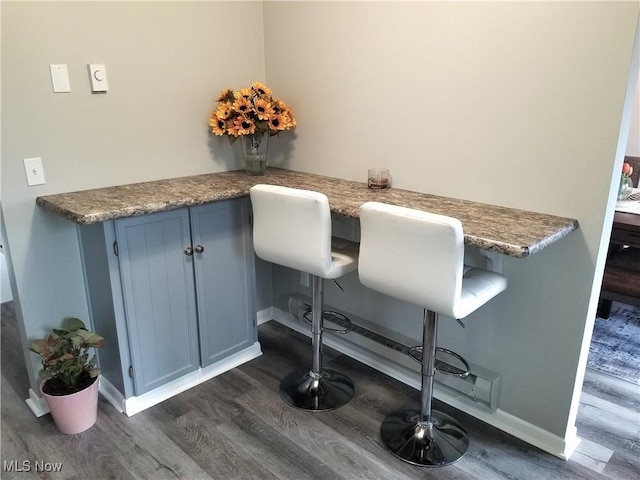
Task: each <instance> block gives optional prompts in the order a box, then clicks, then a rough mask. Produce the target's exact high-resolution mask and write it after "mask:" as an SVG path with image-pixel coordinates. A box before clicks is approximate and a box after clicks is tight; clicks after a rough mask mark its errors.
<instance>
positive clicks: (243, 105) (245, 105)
mask: <svg viewBox="0 0 640 480" xmlns="http://www.w3.org/2000/svg"><path fill="white" fill-rule="evenodd" d="M252 108H253V105H252V104H251V100H250V99H248V98H245V97H236V101H235V102H233V109H234V110H235V111H236V112H238V113H241V114H243V115H246V114H248V113H249V112H250V111H251V109H252Z"/></svg>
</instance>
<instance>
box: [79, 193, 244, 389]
mask: <svg viewBox="0 0 640 480" xmlns="http://www.w3.org/2000/svg"><path fill="white" fill-rule="evenodd" d="M79 232H80V240H81V247H82V254H83V264H84V269H85V280H86V283H87V291H88V294H89V307H90V311H91V316H92V321H93V324H94V327H95V329H96V331H99V332H101V333H103V332H104V333H105V340H106V342H105V343H106V345H105V348H103V349H101V351H100V352H99V358H100V363H101V369H102V375H103V377H104V378H105V379H106V380H107V381H108V382H109V384H110V385H112V386H113V388H115V389H116V390H118V391H120V392H121V393H122V395H123V397H124V398H125V399H126V398H129V397H132V396H139V395H142V394H145V393H147V392H150V391H152V390H154V389H157V388H158V387H161V386H163V385H165V384H167V383H168V382H171V381H173V380H178V379H181V378H182V377H184V376H185V375H188V374H189V373H191V372H194V371H196V370H198V369H200V368H205V367H207V366H210V365H212V364H214V363H216V362H218V361H220V360H224V359H225V358H226V357H228V356H230V355H232V354H234V353H236V352H239V351H241V350H243V349H245V348H247V347H250V346H251V345H253V344H254V343H255V342H256V341H257V330H256V311H255V273H254V254H253V245H252V241H251V227H250V204H249V202H248V199H246V198H240V199H233V200H225V201H220V202H214V203H210V204H205V205H199V206H195V207H190V208H180V209H176V210H170V211H165V212H159V213H153V214H148V215H142V216H137V217H130V218H124V219H117V220H114V221H110V222H105V223H104V224H97V225H84V226H80V227H79Z"/></svg>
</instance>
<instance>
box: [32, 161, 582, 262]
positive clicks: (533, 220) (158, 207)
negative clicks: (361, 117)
mask: <svg viewBox="0 0 640 480" xmlns="http://www.w3.org/2000/svg"><path fill="white" fill-rule="evenodd" d="M258 183H267V184H273V185H283V186H288V187H293V188H301V189H307V190H315V191H318V192H322V193H324V194H326V195H327V197H328V198H329V205H330V207H331V211H332V212H333V213H337V214H341V215H344V216H346V217H351V218H357V217H358V210H359V208H360V205H362V204H363V203H365V202H368V201H378V202H383V203H389V204H393V205H400V206H404V207H409V208H415V209H418V210H424V211H429V212H433V213H437V214H442V215H448V216H451V217H455V218H458V219H459V220H460V221H461V222H462V226H463V229H464V234H465V244H467V245H471V246H474V247H477V248H480V249H484V250H491V251H494V252H498V253H501V254H504V255H509V256H513V257H526V256H528V255H531V254H534V253H536V252H538V251H540V250H542V249H543V248H545V247H546V246H548V245H550V244H552V243H554V242H556V241H558V240H559V239H561V238H563V237H565V236H566V235H568V234H569V233H570V232H572V231H574V230H576V229H577V228H578V221H577V220H575V219H572V218H564V217H558V216H555V215H547V214H543V213H536V212H530V211H526V210H520V209H514V208H507V207H501V206H496V205H490V204H486V203H478V202H473V201H469V200H461V199H456V198H450V197H443V196H438V195H430V194H428V193H420V192H414V191H409V190H402V189H398V188H390V189H387V190H371V189H368V188H367V184H366V183H364V182H355V181H350V180H342V179H338V178H333V177H327V176H322V175H316V174H311V173H304V172H297V171H292V170H285V169H279V168H269V169H268V171H267V174H266V175H264V176H248V175H247V174H246V173H245V171H244V170H235V171H230V172H220V173H212V174H204V175H194V176H189V177H181V178H174V179H166V180H156V181H150V182H143V183H135V184H130V185H121V186H115V187H106V188H98V189H93V190H83V191H77V192H70V193H61V194H56V195H46V196H41V197H38V198H37V199H36V203H37V204H38V205H39V206H40V207H42V208H44V209H46V210H48V211H51V212H54V213H56V214H58V215H61V216H63V217H65V218H67V219H69V220H72V221H74V222H76V223H78V224H82V225H89V224H94V223H100V222H105V221H108V220H113V219H117V218H125V217H133V216H139V215H145V214H149V213H154V212H160V211H166V210H173V209H176V208H181V207H190V206H195V205H202V204H206V203H211V202H216V201H220V200H226V199H232V198H239V197H244V196H247V195H248V194H249V189H250V188H251V187H252V186H253V185H255V184H258Z"/></svg>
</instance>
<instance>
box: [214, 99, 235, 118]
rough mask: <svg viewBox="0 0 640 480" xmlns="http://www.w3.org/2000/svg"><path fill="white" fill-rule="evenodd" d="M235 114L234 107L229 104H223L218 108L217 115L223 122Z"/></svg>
mask: <svg viewBox="0 0 640 480" xmlns="http://www.w3.org/2000/svg"><path fill="white" fill-rule="evenodd" d="M232 112H233V105H232V104H231V103H229V102H221V103H219V104H218V107H217V108H216V111H215V115H216V117H218V118H221V119H222V120H227V119H228V118H229V117H230V116H231V113H232Z"/></svg>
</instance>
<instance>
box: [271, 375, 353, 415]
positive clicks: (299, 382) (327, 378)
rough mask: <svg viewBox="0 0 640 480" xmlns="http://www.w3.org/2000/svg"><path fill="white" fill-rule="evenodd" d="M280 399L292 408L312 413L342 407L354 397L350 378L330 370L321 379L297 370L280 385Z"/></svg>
mask: <svg viewBox="0 0 640 480" xmlns="http://www.w3.org/2000/svg"><path fill="white" fill-rule="evenodd" d="M280 397H282V399H283V400H284V401H285V402H286V403H288V404H289V405H291V406H292V407H296V408H301V409H303V410H309V411H312V412H327V411H329V410H333V409H335V408H338V407H341V406H342V405H344V404H345V403H347V402H348V401H349V400H351V398H352V397H353V382H352V381H351V379H350V378H349V377H347V376H346V375H343V374H342V373H340V372H338V371H336V370H332V369H329V368H324V369H322V374H321V375H320V376H319V378H314V376H312V375H311V372H310V371H309V370H308V369H307V370H295V371H293V372H291V373H290V374H289V375H287V376H286V377H285V378H284V379H283V380H282V382H281V383H280Z"/></svg>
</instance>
